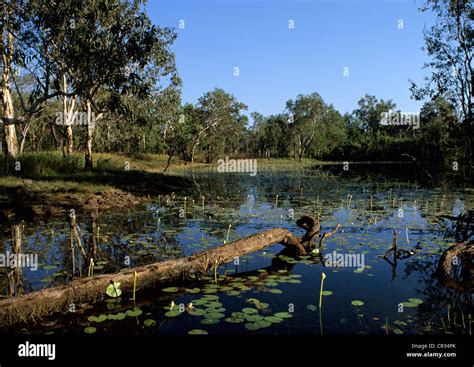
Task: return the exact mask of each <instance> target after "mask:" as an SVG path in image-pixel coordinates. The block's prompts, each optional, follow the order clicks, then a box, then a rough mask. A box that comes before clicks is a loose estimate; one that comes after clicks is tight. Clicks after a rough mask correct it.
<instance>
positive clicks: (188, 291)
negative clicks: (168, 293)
mask: <svg viewBox="0 0 474 367" xmlns="http://www.w3.org/2000/svg"><path fill="white" fill-rule="evenodd" d="M185 291H186V292H187V293H193V294H195V293H199V292H201V289H200V288H186V289H185Z"/></svg>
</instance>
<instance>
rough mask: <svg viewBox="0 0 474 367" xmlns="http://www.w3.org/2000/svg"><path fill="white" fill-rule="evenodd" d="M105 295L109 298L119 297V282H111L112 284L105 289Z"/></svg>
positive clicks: (120, 291)
mask: <svg viewBox="0 0 474 367" xmlns="http://www.w3.org/2000/svg"><path fill="white" fill-rule="evenodd" d="M105 293H106V294H107V295H108V296H109V297H113V298H117V297H120V295H121V294H122V290H121V289H120V282H113V284H109V285H108V286H107V288H106V289H105Z"/></svg>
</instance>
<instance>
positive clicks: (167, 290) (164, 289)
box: [162, 287, 178, 293]
mask: <svg viewBox="0 0 474 367" xmlns="http://www.w3.org/2000/svg"><path fill="white" fill-rule="evenodd" d="M162 291H163V292H167V293H174V292H177V291H178V287H168V288H163V289H162Z"/></svg>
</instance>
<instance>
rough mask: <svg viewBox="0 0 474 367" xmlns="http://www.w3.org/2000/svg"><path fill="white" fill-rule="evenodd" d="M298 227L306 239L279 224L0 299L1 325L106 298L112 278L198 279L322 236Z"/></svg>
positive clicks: (302, 249)
mask: <svg viewBox="0 0 474 367" xmlns="http://www.w3.org/2000/svg"><path fill="white" fill-rule="evenodd" d="M297 225H298V226H300V227H301V228H304V229H305V230H306V234H305V235H304V236H303V237H301V238H300V237H296V236H294V235H293V234H292V233H291V232H290V231H288V230H287V229H284V228H274V229H271V230H267V231H265V232H262V233H258V234H255V235H253V236H249V237H246V238H243V239H240V240H237V241H234V242H231V243H228V244H224V245H222V246H218V247H214V248H212V249H209V250H205V251H201V252H198V253H196V254H194V255H191V256H188V257H184V258H180V259H173V260H167V261H163V262H158V263H153V264H150V265H144V266H140V267H137V268H132V269H130V270H127V271H124V272H121V273H116V274H103V275H97V276H92V277H87V278H82V279H79V280H75V281H72V282H70V283H68V284H65V285H61V286H58V287H52V288H47V289H44V290H41V291H36V292H32V293H29V294H26V295H23V296H21V297H16V298H10V299H6V300H3V301H0V325H2V326H5V325H10V324H14V323H18V322H28V321H35V320H36V319H37V318H38V319H41V318H42V317H44V316H46V315H48V314H51V313H54V312H66V311H67V310H68V309H69V306H70V305H71V304H74V305H79V304H82V303H87V302H94V301H97V300H100V299H102V298H103V297H105V290H106V288H107V286H108V285H109V284H110V283H111V282H120V283H121V289H122V291H123V292H124V293H129V292H132V290H133V284H134V274H135V272H136V273H137V284H136V290H140V289H146V288H150V287H155V286H162V285H165V284H170V283H174V284H176V283H181V282H185V281H189V280H193V279H195V278H196V277H197V276H200V275H205V274H207V273H208V272H209V270H210V269H212V268H217V267H218V266H219V265H222V264H224V263H227V262H229V261H232V260H234V259H236V258H238V257H240V256H244V255H246V254H249V253H252V252H255V251H258V250H261V249H263V248H266V247H268V246H271V245H273V244H276V243H280V244H282V245H284V246H285V247H287V248H288V249H291V250H292V251H294V252H295V254H299V255H300V254H307V253H308V252H309V251H310V249H311V247H312V246H313V239H314V237H316V236H317V235H318V234H319V230H320V226H319V222H318V221H316V220H315V219H313V218H310V217H307V216H305V217H302V218H301V219H299V220H298V221H297ZM337 228H339V226H338V227H337ZM333 232H334V231H333ZM333 232H331V233H333ZM321 245H322V241H321Z"/></svg>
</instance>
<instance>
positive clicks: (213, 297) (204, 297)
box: [202, 294, 219, 301]
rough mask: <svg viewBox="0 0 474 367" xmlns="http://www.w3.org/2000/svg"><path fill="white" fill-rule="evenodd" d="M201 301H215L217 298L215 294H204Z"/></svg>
mask: <svg viewBox="0 0 474 367" xmlns="http://www.w3.org/2000/svg"><path fill="white" fill-rule="evenodd" d="M202 299H207V300H209V301H217V300H218V299H219V296H216V295H215V294H206V295H205V296H203V297H202Z"/></svg>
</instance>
